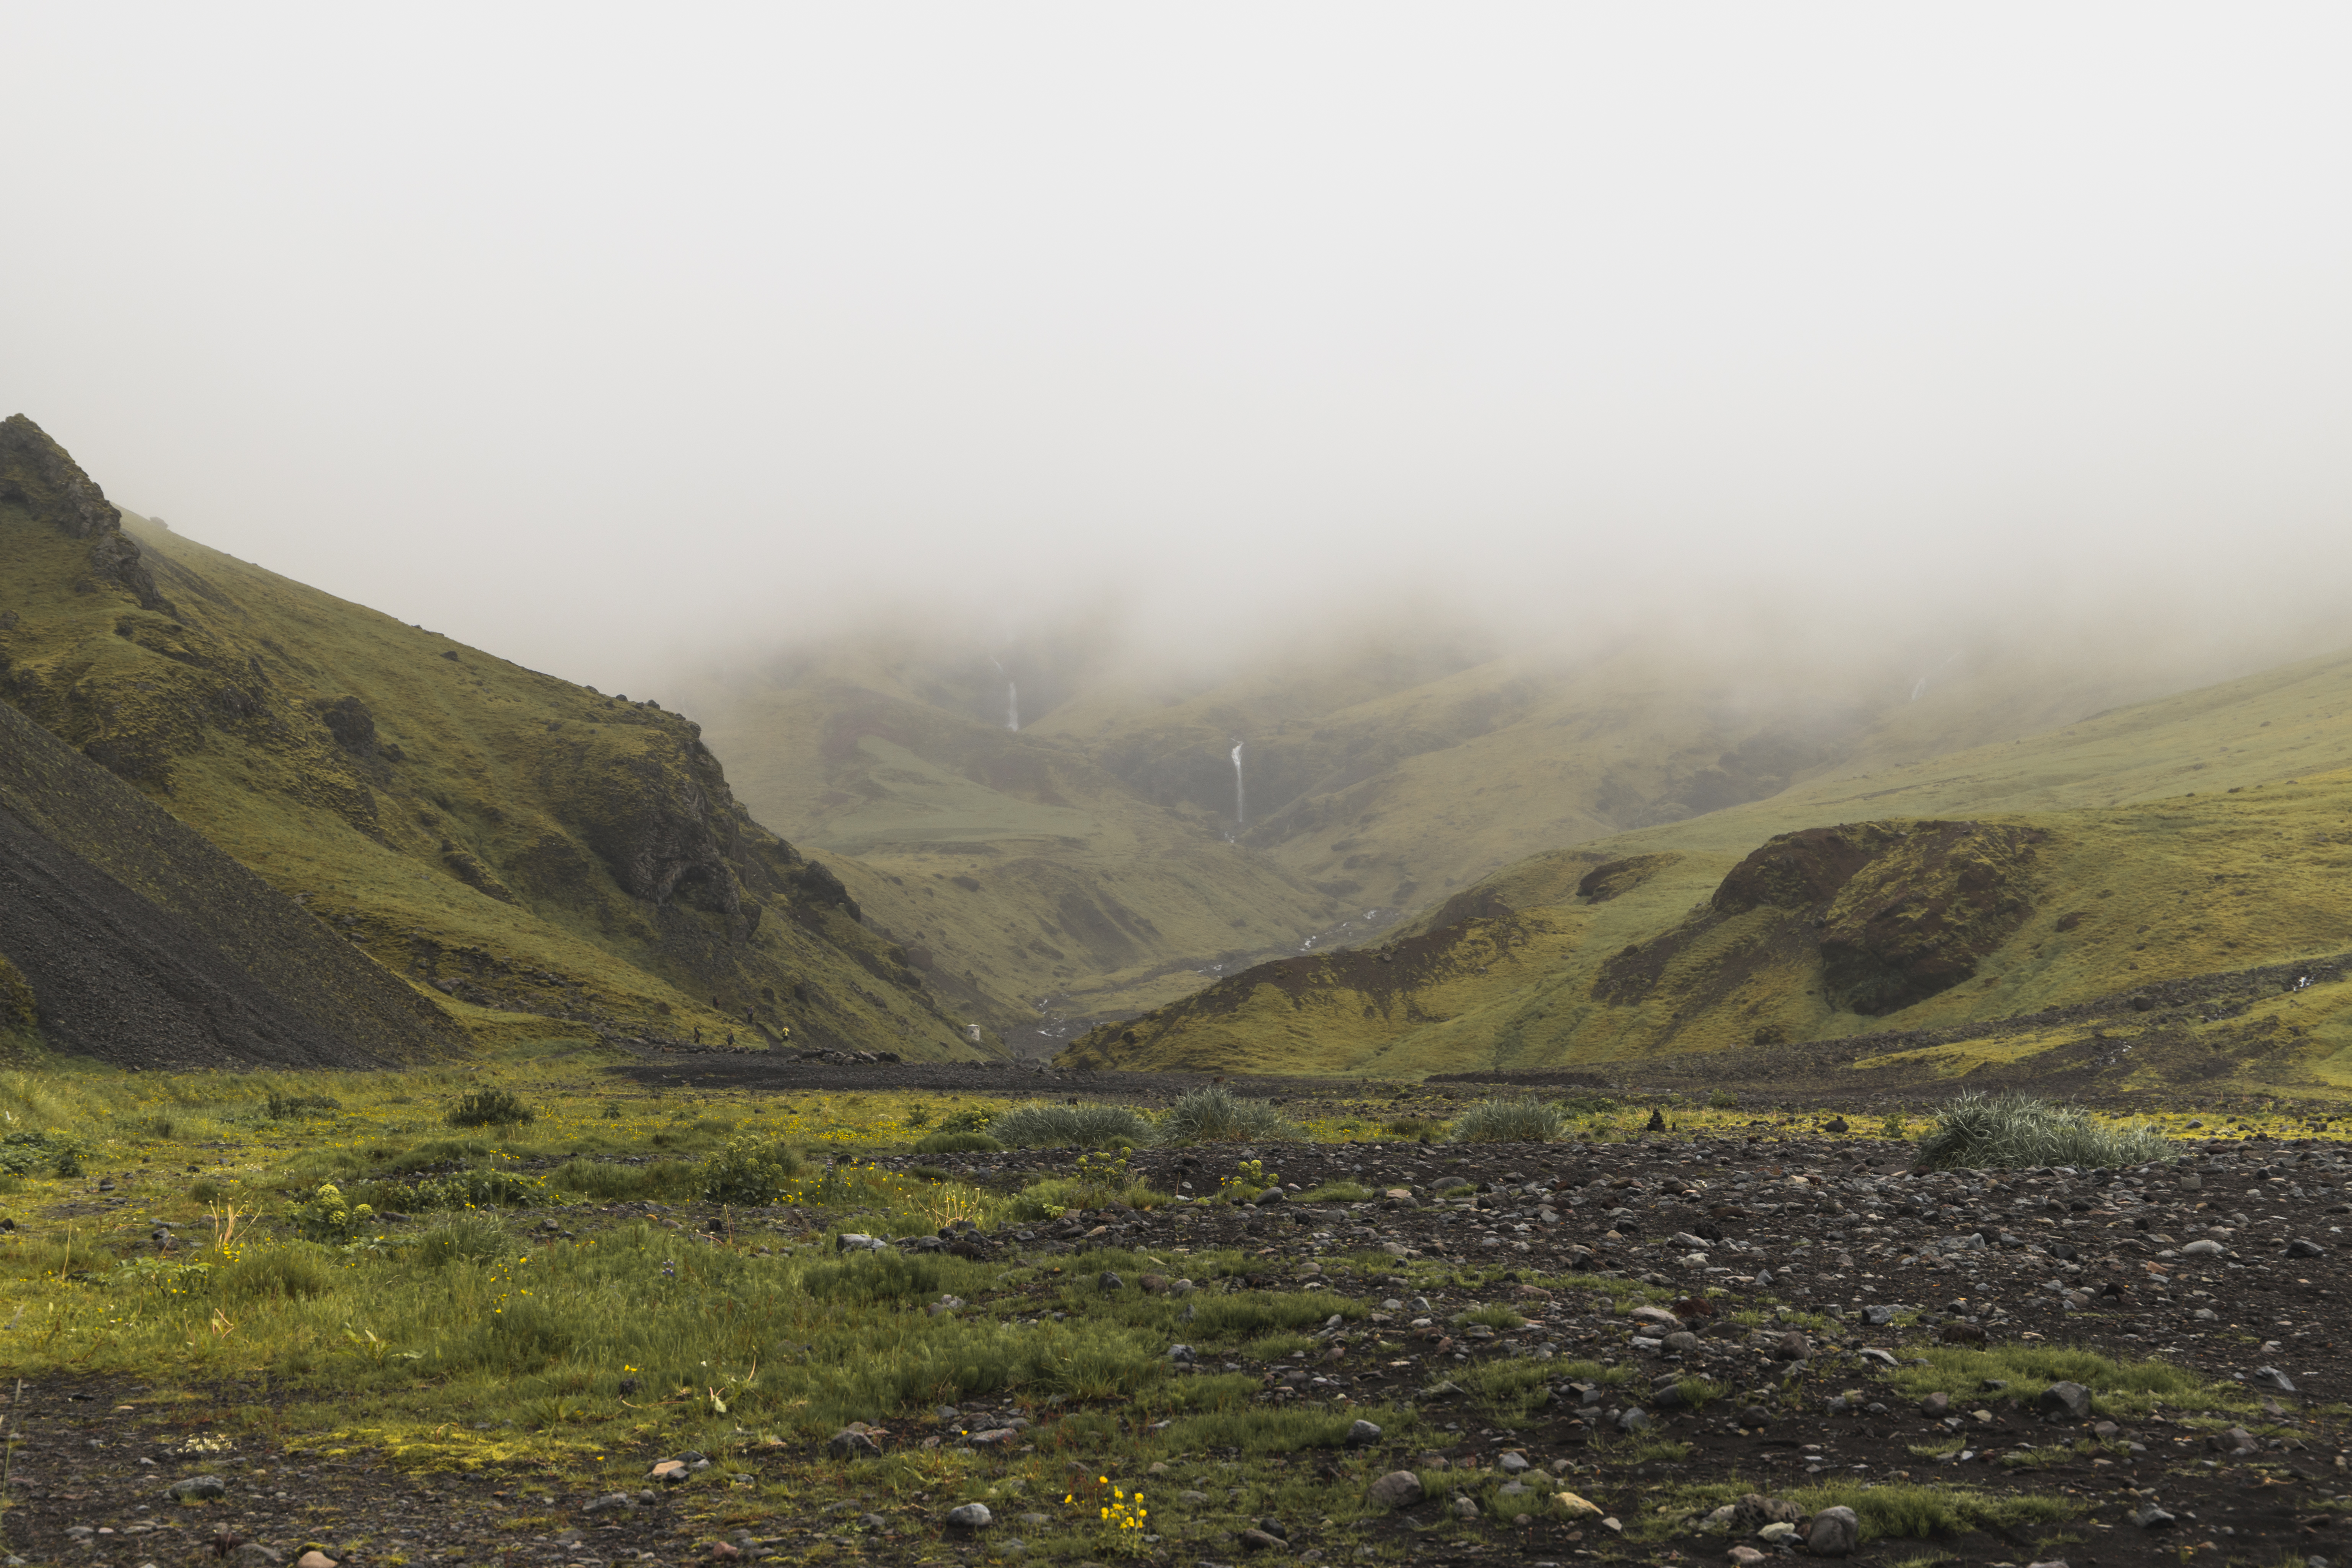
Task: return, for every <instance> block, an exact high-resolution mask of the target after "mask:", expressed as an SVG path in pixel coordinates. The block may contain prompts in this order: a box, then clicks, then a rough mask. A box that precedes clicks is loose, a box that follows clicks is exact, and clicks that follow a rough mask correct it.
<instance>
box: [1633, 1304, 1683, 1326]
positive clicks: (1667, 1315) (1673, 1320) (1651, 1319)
mask: <svg viewBox="0 0 2352 1568" xmlns="http://www.w3.org/2000/svg"><path fill="white" fill-rule="evenodd" d="M1625 1315H1626V1316H1627V1317H1628V1318H1631V1319H1632V1320H1633V1321H1635V1322H1637V1323H1654V1324H1656V1325H1657V1326H1658V1327H1659V1328H1662V1329H1665V1330H1668V1331H1672V1330H1675V1329H1679V1328H1681V1327H1682V1326H1683V1321H1682V1320H1681V1319H1680V1318H1677V1317H1675V1315H1674V1314H1673V1313H1672V1312H1669V1311H1667V1310H1665V1309H1664V1307H1636V1308H1634V1309H1633V1310H1632V1311H1630V1312H1628V1313H1626V1314H1625Z"/></svg>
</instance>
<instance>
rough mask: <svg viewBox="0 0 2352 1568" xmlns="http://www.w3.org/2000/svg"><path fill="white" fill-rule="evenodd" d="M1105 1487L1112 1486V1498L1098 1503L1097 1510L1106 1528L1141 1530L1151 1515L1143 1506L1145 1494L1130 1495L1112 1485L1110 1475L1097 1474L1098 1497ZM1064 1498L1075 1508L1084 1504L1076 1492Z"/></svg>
mask: <svg viewBox="0 0 2352 1568" xmlns="http://www.w3.org/2000/svg"><path fill="white" fill-rule="evenodd" d="M1105 1487H1110V1499H1109V1500H1108V1501H1107V1502H1102V1503H1100V1504H1098V1505H1097V1510H1096V1511H1097V1513H1099V1514H1100V1515H1101V1517H1102V1522H1103V1526H1104V1528H1105V1529H1108V1530H1113V1531H1129V1530H1141V1529H1142V1528H1143V1527H1144V1526H1143V1521H1145V1520H1147V1519H1150V1517H1151V1512H1150V1510H1149V1509H1147V1508H1145V1507H1144V1506H1143V1494H1142V1493H1141V1492H1137V1493H1136V1494H1135V1495H1134V1496H1133V1497H1129V1496H1128V1495H1127V1493H1126V1491H1125V1490H1124V1489H1121V1488H1118V1487H1113V1486H1111V1484H1110V1478H1109V1477H1108V1476H1097V1477H1096V1478H1095V1488H1096V1496H1097V1497H1100V1496H1101V1495H1102V1492H1101V1489H1103V1488H1105ZM1062 1500H1063V1501H1064V1502H1066V1503H1068V1504H1070V1505H1071V1506H1072V1507H1074V1508H1075V1507H1083V1506H1084V1505H1083V1504H1081V1503H1080V1502H1079V1501H1078V1499H1077V1494H1076V1492H1071V1493H1068V1494H1066V1495H1065V1496H1064V1497H1063V1499H1062Z"/></svg>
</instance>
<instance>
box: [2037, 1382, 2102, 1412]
mask: <svg viewBox="0 0 2352 1568" xmlns="http://www.w3.org/2000/svg"><path fill="white" fill-rule="evenodd" d="M2042 1414H2043V1415H2054V1416H2056V1417H2058V1418H2059V1419H2061V1420H2064V1421H2087V1420H2089V1419H2090V1416H2091V1391H2090V1390H2089V1389H2087V1388H2084V1386H2083V1385H2082V1384H2079V1383H2053V1384H2051V1385H2050V1386H2049V1387H2047V1388H2045V1389H2043V1390H2042Z"/></svg>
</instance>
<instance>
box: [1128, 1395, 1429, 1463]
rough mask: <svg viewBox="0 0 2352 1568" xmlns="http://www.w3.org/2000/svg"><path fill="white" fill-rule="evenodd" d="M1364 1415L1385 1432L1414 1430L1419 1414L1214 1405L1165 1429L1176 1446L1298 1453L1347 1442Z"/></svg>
mask: <svg viewBox="0 0 2352 1568" xmlns="http://www.w3.org/2000/svg"><path fill="white" fill-rule="evenodd" d="M1359 1420H1366V1421H1370V1422H1371V1423H1373V1424H1374V1425H1375V1426H1379V1427H1380V1428H1381V1433H1382V1435H1383V1436H1387V1435H1388V1434H1391V1433H1394V1434H1397V1435H1398V1436H1402V1435H1403V1434H1405V1433H1407V1432H1409V1431H1411V1430H1412V1428H1413V1425H1414V1423H1413V1418H1412V1416H1411V1415H1408V1414H1406V1413H1405V1412H1404V1411H1402V1410H1401V1409H1389V1408H1376V1409H1369V1410H1364V1411H1361V1412H1357V1411H1339V1412H1334V1411H1328V1410H1302V1409H1299V1408H1297V1407H1295V1406H1278V1407H1276V1408H1272V1409H1268V1408H1265V1407H1263V1406H1261V1407H1256V1408H1246V1409H1245V1408H1241V1407H1238V1406H1236V1407H1232V1408H1228V1409H1224V1410H1217V1411H1211V1412H1209V1413H1207V1414H1204V1415H1193V1416H1187V1417H1183V1418H1181V1419H1179V1420H1178V1421H1177V1422H1176V1423H1175V1424H1174V1425H1173V1426H1170V1427H1169V1428H1168V1430H1167V1432H1166V1433H1165V1434H1163V1441H1164V1442H1165V1443H1166V1444H1167V1446H1168V1447H1171V1448H1178V1449H1191V1450H1195V1451H1197V1450H1200V1449H1203V1448H1239V1449H1240V1450H1241V1451H1242V1452H1243V1453H1244V1454H1295V1453H1298V1452H1300V1451H1301V1450H1304V1449H1311V1448H1335V1449H1338V1448H1345V1447H1346V1446H1347V1441H1348V1430H1349V1427H1351V1426H1354V1425H1355V1424H1356V1423H1357V1422H1358V1421H1359Z"/></svg>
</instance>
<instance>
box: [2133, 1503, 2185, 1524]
mask: <svg viewBox="0 0 2352 1568" xmlns="http://www.w3.org/2000/svg"><path fill="white" fill-rule="evenodd" d="M2131 1521H2132V1522H2133V1523H2134V1524H2137V1525H2138V1526H2139V1527H2140V1528H2141V1529H2142V1530H2169V1529H2171V1528H2172V1526H2173V1525H2174V1523H2175V1522H2176V1521H2175V1520H2174V1519H2173V1517H2172V1515H2170V1514H2168V1513H2167V1512H2165V1511H2164V1510H2162V1509H2160V1508H2158V1506H2157V1505H2156V1504H2154V1503H2150V1504H2148V1505H2147V1507H2146V1508H2144V1509H2142V1510H2139V1511H2138V1512H2137V1513H2136V1514H2134V1515H2132V1516H2131Z"/></svg>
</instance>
